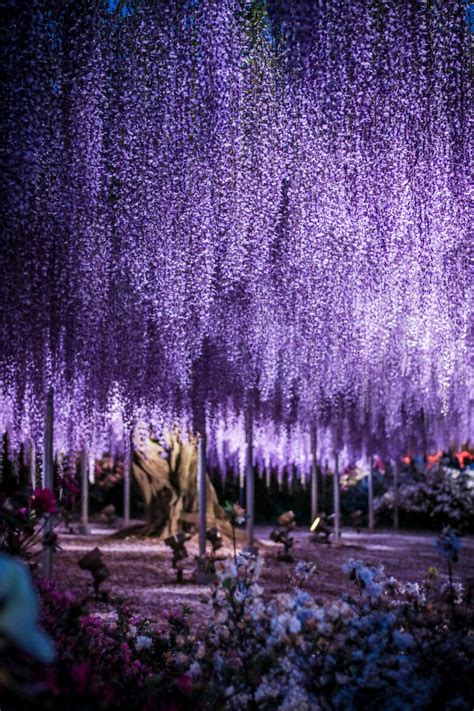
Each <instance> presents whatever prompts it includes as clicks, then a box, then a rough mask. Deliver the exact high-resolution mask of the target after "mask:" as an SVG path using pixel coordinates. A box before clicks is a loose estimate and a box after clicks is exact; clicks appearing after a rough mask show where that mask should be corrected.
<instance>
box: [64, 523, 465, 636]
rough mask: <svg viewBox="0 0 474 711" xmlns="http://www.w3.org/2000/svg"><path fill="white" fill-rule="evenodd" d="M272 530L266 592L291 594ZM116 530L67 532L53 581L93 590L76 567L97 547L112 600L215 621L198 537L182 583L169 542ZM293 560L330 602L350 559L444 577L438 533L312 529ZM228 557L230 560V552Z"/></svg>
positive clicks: (154, 615)
mask: <svg viewBox="0 0 474 711" xmlns="http://www.w3.org/2000/svg"><path fill="white" fill-rule="evenodd" d="M270 531H271V528H270V527H266V528H259V527H257V529H256V536H257V538H258V540H259V541H261V545H260V551H261V553H262V554H263V556H264V557H265V565H264V568H263V573H262V579H261V582H262V584H263V586H264V589H265V592H266V594H273V593H277V592H282V591H288V590H290V589H291V587H292V580H291V576H292V571H293V568H294V566H293V565H292V564H291V563H281V562H279V561H278V560H277V558H276V554H277V551H278V550H279V546H278V545H277V544H274V543H272V542H271V541H269V534H270ZM113 532H114V531H113V529H107V528H105V527H103V526H94V527H93V529H92V534H91V535H90V536H80V535H68V534H60V545H61V548H62V550H61V551H60V552H58V554H57V555H56V561H55V570H54V577H55V579H56V580H57V581H58V583H59V584H60V585H61V584H62V583H64V584H65V585H67V587H68V588H70V589H72V590H74V591H75V592H76V593H77V594H79V595H81V594H84V595H85V594H87V591H88V590H90V587H89V580H90V576H89V574H88V573H87V572H85V571H82V570H80V569H79V567H78V566H77V561H78V560H79V558H80V557H81V556H82V555H84V553H85V552H86V551H88V550H91V548H93V547H95V546H99V548H100V549H101V551H102V552H103V556H104V560H105V561H106V563H107V566H108V567H109V569H110V572H111V577H110V579H109V580H108V581H107V583H106V584H104V589H106V590H107V591H108V592H109V593H110V596H111V598H112V599H116V598H121V599H123V600H126V601H127V602H130V603H131V604H132V605H133V607H134V608H135V610H136V611H137V612H139V613H141V614H143V615H144V616H146V617H148V618H149V619H151V620H159V619H160V616H161V614H162V612H163V611H164V610H166V609H168V610H169V609H175V608H180V607H181V606H182V605H183V604H184V605H186V606H188V607H189V608H190V610H191V620H192V621H193V623H195V624H197V625H200V624H202V623H204V622H206V621H207V620H208V619H209V603H208V602H207V601H206V597H207V595H208V593H209V588H208V587H206V586H203V585H195V584H194V583H192V582H190V580H189V579H190V577H191V575H192V571H193V569H194V565H195V561H194V556H195V555H196V554H197V542H196V540H195V539H193V540H191V541H190V542H189V544H188V551H189V558H188V559H187V561H186V570H185V578H187V581H186V582H185V583H184V584H182V585H177V584H176V582H175V577H174V574H173V570H172V568H171V564H170V561H171V555H170V550H169V548H167V547H166V546H165V545H164V544H163V543H162V542H160V541H155V540H153V539H147V540H140V539H136V538H128V539H125V540H117V539H113V538H111V534H112V533H113ZM294 537H295V539H296V540H295V545H294V557H295V560H296V561H299V560H304V561H311V562H314V563H315V564H316V566H317V567H316V573H315V574H314V576H313V578H312V579H311V580H310V581H308V582H307V583H305V588H306V589H307V590H308V591H310V592H312V593H313V594H314V595H315V597H316V598H317V599H318V600H320V601H321V602H328V601H330V600H333V599H335V598H337V597H339V596H340V595H341V593H342V592H344V591H349V590H350V589H351V583H350V582H349V581H348V580H347V578H346V576H344V575H343V573H342V570H341V568H342V565H343V563H344V562H345V561H347V560H348V559H350V558H359V559H361V560H363V561H364V562H366V563H369V564H383V565H384V566H385V570H386V572H387V574H389V575H393V576H395V577H397V578H399V579H400V580H403V581H406V580H411V581H416V580H420V579H421V578H422V577H423V575H424V574H425V573H426V570H427V568H428V567H429V566H432V565H434V566H436V567H437V568H438V570H439V572H440V574H442V575H444V574H445V565H444V561H443V560H442V559H441V558H439V556H438V555H437V554H436V552H435V549H434V545H433V540H434V538H435V534H433V533H395V532H393V531H380V532H376V533H373V534H369V533H367V532H365V531H364V532H361V533H356V532H354V531H353V530H349V529H344V530H343V535H342V542H341V544H340V545H338V546H335V545H324V544H314V543H311V542H310V541H309V534H308V531H307V530H304V529H298V530H296V531H295V532H294ZM224 553H227V554H228V555H231V551H230V549H228V548H226V549H224ZM455 577H456V579H466V578H469V577H473V578H474V537H473V536H470V537H466V538H464V539H463V548H462V550H461V555H460V561H459V563H458V564H457V565H456V566H455ZM91 607H92V609H95V610H97V611H101V612H106V611H107V609H109V610H110V605H108V604H106V603H96V602H92V603H91Z"/></svg>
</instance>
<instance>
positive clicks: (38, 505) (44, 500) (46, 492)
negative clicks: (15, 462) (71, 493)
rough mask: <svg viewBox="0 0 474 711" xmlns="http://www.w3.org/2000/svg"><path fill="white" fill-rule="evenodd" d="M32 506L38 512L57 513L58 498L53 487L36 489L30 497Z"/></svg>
mask: <svg viewBox="0 0 474 711" xmlns="http://www.w3.org/2000/svg"><path fill="white" fill-rule="evenodd" d="M30 504H31V508H32V509H33V511H36V512H37V513H42V514H44V513H50V514H53V513H56V512H57V510H58V509H57V506H56V499H55V497H54V494H53V492H52V491H51V489H41V488H40V487H38V488H36V489H35V493H34V494H33V496H32V497H31V499H30Z"/></svg>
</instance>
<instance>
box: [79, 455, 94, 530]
mask: <svg viewBox="0 0 474 711" xmlns="http://www.w3.org/2000/svg"><path fill="white" fill-rule="evenodd" d="M80 468H81V526H80V530H81V533H82V534H83V535H85V536H88V535H89V534H90V532H91V530H90V526H89V461H88V456H87V450H86V449H83V450H82V452H81V459H80Z"/></svg>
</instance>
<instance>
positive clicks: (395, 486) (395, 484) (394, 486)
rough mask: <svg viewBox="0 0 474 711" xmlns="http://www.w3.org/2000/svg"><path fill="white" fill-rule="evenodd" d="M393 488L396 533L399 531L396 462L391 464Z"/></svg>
mask: <svg viewBox="0 0 474 711" xmlns="http://www.w3.org/2000/svg"><path fill="white" fill-rule="evenodd" d="M393 488H394V489H395V505H394V508H393V527H394V529H395V530H396V531H398V529H399V525H400V522H399V514H398V462H396V461H395V462H394V463H393Z"/></svg>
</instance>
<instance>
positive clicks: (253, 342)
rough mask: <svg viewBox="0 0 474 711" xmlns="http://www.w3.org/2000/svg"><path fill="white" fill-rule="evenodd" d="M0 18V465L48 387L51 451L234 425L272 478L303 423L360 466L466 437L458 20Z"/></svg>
mask: <svg viewBox="0 0 474 711" xmlns="http://www.w3.org/2000/svg"><path fill="white" fill-rule="evenodd" d="M1 13H2V23H1V26H2V30H1V32H2V36H1V37H0V40H1V41H0V44H1V61H2V65H3V67H4V81H3V85H2V87H1V96H0V98H1V105H2V111H1V118H0V121H1V132H2V136H3V147H2V150H1V160H2V170H1V177H0V180H1V254H0V273H1V275H2V278H1V280H0V312H1V315H0V337H1V355H0V429H1V430H2V431H3V432H8V434H9V442H10V446H11V447H12V449H13V450H14V451H15V450H17V449H18V448H19V446H20V445H21V443H22V442H26V441H29V440H33V441H36V442H37V443H38V446H40V442H41V437H42V430H43V421H44V403H45V398H46V394H47V392H48V390H49V388H50V387H51V386H52V387H53V388H54V394H55V447H56V448H57V449H58V450H60V449H62V450H73V449H78V448H80V447H82V446H84V444H85V443H87V445H88V447H89V448H91V449H92V450H93V451H94V450H95V451H99V450H103V449H105V448H110V447H111V446H113V442H119V441H120V439H121V437H122V435H123V433H124V432H126V431H127V430H128V429H129V428H130V426H131V425H132V423H133V422H134V421H135V420H137V419H142V420H143V419H145V420H146V421H149V422H151V423H152V424H153V426H154V427H155V428H157V429H160V428H161V427H162V426H163V425H169V424H170V423H173V422H180V423H181V424H182V426H183V427H188V426H190V427H193V428H195V429H196V428H197V429H199V428H200V427H202V422H203V418H204V415H205V416H206V418H207V423H208V428H209V430H210V432H211V436H210V442H211V445H212V443H213V442H215V441H217V440H219V438H220V440H225V438H226V436H227V435H226V432H227V433H228V435H229V433H231V435H229V436H230V439H232V438H233V441H237V440H238V439H239V438H242V437H243V434H242V427H241V425H242V423H243V422H244V420H245V418H248V417H249V416H251V417H252V418H253V421H254V422H255V426H256V429H257V432H259V433H260V436H261V438H262V439H261V443H262V442H263V440H264V439H266V440H271V441H273V443H274V445H273V446H274V449H275V452H277V450H278V452H280V454H281V456H282V457H284V458H285V457H286V458H288V459H289V460H291V459H292V460H294V461H298V462H301V461H303V460H304V458H305V457H307V454H308V448H309V433H310V430H311V428H314V427H318V430H319V431H320V432H321V433H324V432H325V433H329V435H330V437H331V439H332V442H333V443H334V442H335V443H336V445H337V446H341V447H342V446H347V447H348V448H349V450H350V451H352V452H360V451H362V450H366V449H369V450H370V449H371V450H372V451H375V448H377V451H381V452H385V453H387V454H388V455H395V454H399V453H400V452H401V451H402V450H403V449H404V448H405V447H407V446H409V445H410V444H414V443H417V444H419V445H420V442H421V438H424V441H425V444H426V443H427V444H428V445H429V446H439V445H441V446H446V445H447V444H448V443H449V441H452V440H456V441H462V440H466V439H467V438H468V437H469V435H471V436H472V427H473V419H472V418H473V412H472V411H473V408H472V405H473V402H474V365H473V341H474V321H473V311H474V309H473V303H474V287H473V285H474V279H473V276H474V275H473V273H472V261H470V255H472V252H471V248H472V242H470V237H469V208H468V201H467V193H468V166H469V155H468V147H469V140H468V139H469V136H468V112H469V98H470V97H469V78H468V63H469V59H468V57H469V33H468V27H467V23H466V19H465V15H464V7H463V3H462V1H461V0H297V1H289V0H287V1H285V0H268V1H267V2H262V1H261V0H260V1H259V0H253V1H252V0H137V1H136V2H133V3H127V4H126V5H125V6H123V4H122V3H121V7H120V9H119V11H118V12H117V11H114V10H113V9H112V8H111V7H110V5H109V4H108V3H106V2H103V3H102V4H101V3H97V2H95V1H93V0H60V1H59V0H57V1H54V0H32V1H30V0H28V1H27V0H17V1H16V2H11V3H4V4H3V6H2V9H1ZM239 432H240V434H239ZM111 441H112V444H111ZM320 441H322V439H320ZM229 446H230V445H229ZM262 447H263V444H262ZM420 447H421V445H420ZM257 450H258V447H257ZM268 456H271V452H270V454H268Z"/></svg>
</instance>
